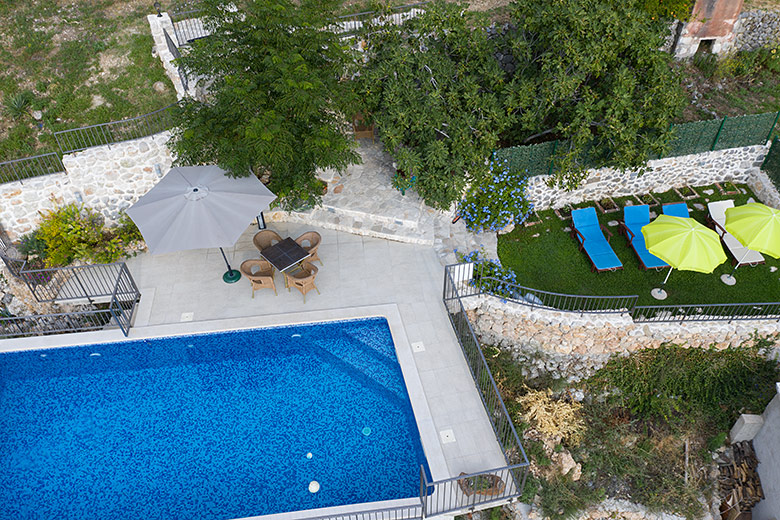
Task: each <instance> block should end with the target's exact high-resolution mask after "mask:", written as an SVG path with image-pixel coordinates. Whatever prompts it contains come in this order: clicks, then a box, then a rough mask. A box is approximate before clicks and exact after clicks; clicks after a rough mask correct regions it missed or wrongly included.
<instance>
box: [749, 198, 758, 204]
mask: <svg viewBox="0 0 780 520" xmlns="http://www.w3.org/2000/svg"><path fill="white" fill-rule="evenodd" d="M755 201H756V199H754V198H753V197H750V198H749V199H748V200H747V204H750V203H751V202H755Z"/></svg>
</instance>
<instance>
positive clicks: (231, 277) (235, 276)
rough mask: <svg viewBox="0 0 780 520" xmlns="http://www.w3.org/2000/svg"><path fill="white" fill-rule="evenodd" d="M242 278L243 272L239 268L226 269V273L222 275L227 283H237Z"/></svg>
mask: <svg viewBox="0 0 780 520" xmlns="http://www.w3.org/2000/svg"><path fill="white" fill-rule="evenodd" d="M240 279H241V272H240V271H238V270H237V269H231V270H229V271H225V274H223V275H222V281H224V282H225V283H236V282H237V281H239V280H240Z"/></svg>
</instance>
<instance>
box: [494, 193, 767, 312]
mask: <svg viewBox="0 0 780 520" xmlns="http://www.w3.org/2000/svg"><path fill="white" fill-rule="evenodd" d="M738 187H739V188H740V194H739V195H721V194H720V193H719V192H718V190H717V187H716V186H714V185H712V186H702V187H697V188H696V191H697V192H699V193H704V190H706V189H708V188H711V189H712V191H713V194H712V195H707V197H706V198H701V197H700V198H698V199H692V200H689V201H686V202H687V204H688V207H689V208H690V213H691V217H692V218H695V219H696V220H698V221H699V222H701V223H705V221H706V217H707V211H706V204H707V201H715V200H722V199H732V200H734V202H735V204H736V205H741V204H745V203H746V202H747V200H748V198H750V197H754V198H755V196H754V195H753V193H752V192H751V191H750V189H749V188H748V187H747V186H745V185H738ZM741 190H745V193H741ZM627 198H628V197H616V198H615V199H614V200H615V203H616V204H617V205H618V206H623V205H624V204H625V201H626V199H627ZM654 198H656V199H658V200H659V201H662V202H679V201H680V198H679V197H678V196H677V194H676V193H674V192H673V191H670V192H665V193H658V194H654ZM588 204H590V205H591V206H595V204H594V203H592V202H591V203H585V204H583V206H587V205H588ZM694 204H697V205H698V206H699V207H701V208H705V209H697V208H696V207H695V206H694ZM578 206H579V205H578ZM655 211H656V212H657V213H660V210H658V209H657V208H656V210H655ZM538 213H539V216H540V218H541V219H542V223H543V224H542V225H541V226H539V225H537V226H534V227H533V228H532V229H528V230H526V229H523V228H522V227H518V228H515V230H514V231H512V232H511V233H508V234H506V235H500V236H499V238H498V256H499V258H500V260H501V263H502V264H503V265H504V266H506V267H508V268H510V269H512V270H514V271H515V272H516V273H517V279H518V283H519V284H521V285H526V286H529V287H533V288H534V289H539V290H545V291H552V292H560V293H566V294H579V295H600V296H614V295H631V294H637V295H638V296H639V301H638V304H639V305H657V303H658V302H657V301H656V300H654V299H653V298H652V297H651V296H650V290H651V289H653V288H654V287H658V286H659V285H660V284H661V282H663V280H664V277H665V276H666V270H663V271H660V272H659V271H654V270H650V271H644V270H642V269H640V267H639V262H638V260H637V257H636V254H634V251H633V249H631V247H630V246H629V244H628V243H627V241H626V240H625V238H623V237H622V236H618V235H615V236H614V237H613V238H612V239H611V240H610V245H611V246H612V248H613V249H614V251H615V253H616V254H617V256H618V258H619V259H620V261H621V262H622V263H623V269H622V270H620V271H616V272H609V273H598V274H597V273H593V272H591V265H590V262H589V261H588V258H587V256H585V254H584V253H583V252H581V251H580V250H579V248H578V247H577V243H576V242H575V241H574V240H573V239H572V238H571V237H570V236H569V235H568V234H567V233H564V232H563V231H564V228H566V227H569V226H570V225H571V223H570V221H565V220H561V219H560V218H557V217H556V216H555V215H556V213H557V212H554V211H552V210H547V211H539V212H538ZM622 215H623V214H622V212H618V213H612V214H609V215H599V220H600V222H601V224H603V225H604V226H605V227H606V226H607V223H608V222H609V221H610V220H621V219H622ZM547 217H551V218H547ZM547 229H549V230H550V232H549V233H546V232H542V231H546V230H547ZM533 235H538V236H536V237H534V236H533ZM726 254H727V256H728V252H726ZM772 267H779V268H780V260H778V259H775V258H772V257H768V256H767V257H766V264H765V265H760V266H756V267H747V266H742V267H740V268H739V270H738V271H737V273H736V275H735V276H736V278H737V284H736V285H734V286H733V287H729V286H727V285H725V284H723V283H722V282H721V281H720V275H722V274H728V273H730V272H731V269H732V265H731V262H729V261H726V262H724V263H723V264H721V265H720V266H719V267H718V268H717V269H715V271H714V272H713V273H712V274H704V273H696V272H693V271H677V270H675V271H674V272H672V274H671V276H670V278H669V281H668V283H667V285H666V290H667V292H668V294H669V297H668V299H667V300H666V301H665V302H664V303H667V304H693V303H702V304H704V303H741V302H773V301H780V280H779V279H778V275H777V273H772V272H771V268H772Z"/></svg>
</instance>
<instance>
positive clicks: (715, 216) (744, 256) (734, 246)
mask: <svg viewBox="0 0 780 520" xmlns="http://www.w3.org/2000/svg"><path fill="white" fill-rule="evenodd" d="M733 207H734V201H733V200H731V199H728V200H718V201H715V202H710V203H709V204H707V209H709V212H710V218H711V219H712V220H714V221H715V222H716V223H717V224H718V225H719V226H720V227H718V226H715V232H716V233H717V234H718V235H719V236H720V238H721V240H723V243H724V244H725V246H726V247H727V248H728V250H729V252H731V255H732V256H733V257H734V259H735V260H736V261H737V262H740V263H742V264H761V263H763V262H764V256H763V255H762V254H761V253H759V252H758V251H753V250H752V249H748V248H746V247H745V246H743V245H742V243H741V242H740V241H739V240H737V239H736V238H734V235H732V234H731V233H729V232H728V231H726V210H727V209H728V208H733Z"/></svg>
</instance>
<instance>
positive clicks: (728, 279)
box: [720, 274, 737, 285]
mask: <svg viewBox="0 0 780 520" xmlns="http://www.w3.org/2000/svg"><path fill="white" fill-rule="evenodd" d="M720 281H721V282H723V283H725V284H726V285H734V284H736V283H737V279H736V278H734V277H733V276H731V275H730V274H722V275H720Z"/></svg>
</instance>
